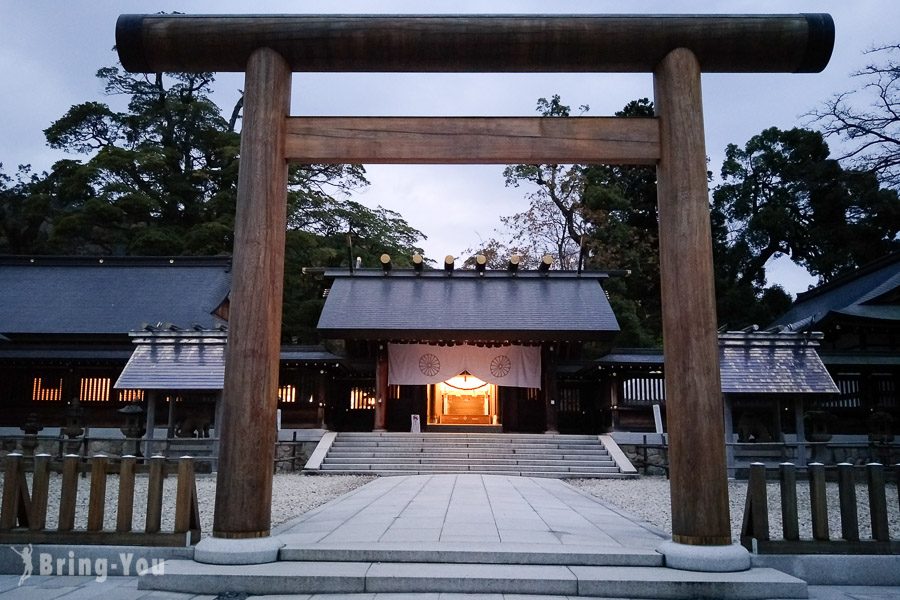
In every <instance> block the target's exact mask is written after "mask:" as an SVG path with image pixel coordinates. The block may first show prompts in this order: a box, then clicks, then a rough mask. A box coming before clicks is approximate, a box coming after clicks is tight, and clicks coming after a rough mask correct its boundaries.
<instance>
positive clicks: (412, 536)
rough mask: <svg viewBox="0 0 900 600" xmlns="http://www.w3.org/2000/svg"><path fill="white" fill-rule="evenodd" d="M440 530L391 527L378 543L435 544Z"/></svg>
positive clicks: (439, 537) (439, 536)
mask: <svg viewBox="0 0 900 600" xmlns="http://www.w3.org/2000/svg"><path fill="white" fill-rule="evenodd" d="M440 539H441V530H440V529H426V528H424V527H419V528H403V527H391V528H390V529H388V530H387V531H385V532H384V535H382V536H381V538H379V540H378V541H379V542H437V541H438V540H440Z"/></svg>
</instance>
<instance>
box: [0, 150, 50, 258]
mask: <svg viewBox="0 0 900 600" xmlns="http://www.w3.org/2000/svg"><path fill="white" fill-rule="evenodd" d="M36 180H37V177H36V176H35V175H34V174H33V173H32V172H31V169H30V167H28V166H27V165H19V168H18V170H17V172H16V175H15V178H13V177H10V176H9V175H7V174H5V173H4V172H3V164H2V163H0V252H2V253H4V254H28V253H30V252H32V251H33V250H34V249H35V248H36V247H38V248H39V247H40V246H41V245H43V244H46V240H47V227H48V225H49V215H50V212H51V207H50V202H49V198H48V197H47V196H45V195H42V194H37V193H33V186H34V184H35V181H36Z"/></svg>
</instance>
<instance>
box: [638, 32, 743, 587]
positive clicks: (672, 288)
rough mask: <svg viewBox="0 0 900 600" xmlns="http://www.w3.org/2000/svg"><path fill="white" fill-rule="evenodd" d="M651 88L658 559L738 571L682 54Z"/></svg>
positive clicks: (692, 77)
mask: <svg viewBox="0 0 900 600" xmlns="http://www.w3.org/2000/svg"><path fill="white" fill-rule="evenodd" d="M653 84H654V92H655V103H654V104H655V108H656V114H657V116H658V117H659V126H660V159H659V163H658V165H657V171H656V172H657V202H658V210H659V262H660V269H659V270H660V279H661V281H660V283H661V290H662V322H663V352H664V355H665V358H666V369H665V373H666V376H665V377H666V409H667V410H666V418H667V421H668V423H667V424H668V432H669V476H670V486H671V502H672V541H673V542H675V544H667V545H665V546H664V548H663V553H664V554H665V555H666V564H667V565H669V566H676V567H678V566H682V567H685V568H690V569H694V570H716V571H719V570H722V571H733V570H744V569H749V568H750V556H749V554H748V553H747V552H746V551H745V550H743V548H740V547H738V546H734V547H732V546H731V521H730V518H729V515H728V477H727V471H726V461H725V443H724V436H723V435H722V423H723V422H724V417H723V409H722V390H721V380H720V378H719V347H718V338H717V332H716V328H717V325H716V297H715V281H714V278H713V259H712V236H711V231H710V218H709V196H708V191H707V175H706V144H705V142H704V133H703V132H704V129H703V103H702V100H701V91H700V63H699V62H698V61H697V58H696V56H694V54H693V53H692V52H691V51H690V50H687V49H685V48H678V49H676V50H673V51H672V52H670V53H669V54H668V55H667V56H666V57H665V58H664V59H663V60H662V61H661V62H660V63H659V65H658V66H657V68H656V70H655V72H654V79H653ZM701 507H702V508H701ZM691 546H726V547H728V550H727V551H726V552H725V553H724V554H725V556H719V557H718V559H719V560H712V561H711V560H709V556H708V554H703V556H702V559H699V558H698V557H697V556H696V554H695V553H694V552H692V551H691V549H690V547H691ZM720 554H722V553H720ZM673 563H675V564H673Z"/></svg>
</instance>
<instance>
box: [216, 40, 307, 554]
mask: <svg viewBox="0 0 900 600" xmlns="http://www.w3.org/2000/svg"><path fill="white" fill-rule="evenodd" d="M290 101H291V69H290V67H289V66H288V64H287V62H285V60H284V58H282V57H281V55H280V54H278V53H277V52H275V51H273V50H270V49H268V48H260V49H259V50H256V51H255V52H253V54H251V55H250V59H249V60H248V62H247V71H246V78H245V83H244V122H243V131H242V133H241V164H240V172H239V176H238V190H237V211H236V214H235V231H234V254H233V260H232V270H233V279H234V281H235V282H238V284H237V285H234V286H232V291H231V312H230V317H231V318H230V320H229V323H228V337H229V340H228V348H227V351H226V355H225V372H226V373H227V376H226V377H225V389H224V392H223V397H224V403H225V406H226V409H227V410H224V411H223V421H224V422H223V423H222V426H221V432H222V433H221V435H222V439H221V444H220V448H221V451H220V455H219V471H218V480H217V489H216V512H215V517H214V521H213V536H215V537H219V538H259V537H266V536H268V535H269V524H270V522H271V513H272V465H273V460H274V458H275V456H274V454H275V442H276V439H275V438H276V435H277V432H276V429H275V415H276V409H277V400H278V367H279V352H280V348H281V311H282V306H281V305H282V289H283V285H284V240H285V228H286V227H285V225H286V223H285V221H286V214H287V173H288V163H287V161H286V160H285V159H284V138H285V118H286V117H287V115H288V113H289V110H290ZM217 428H218V427H217Z"/></svg>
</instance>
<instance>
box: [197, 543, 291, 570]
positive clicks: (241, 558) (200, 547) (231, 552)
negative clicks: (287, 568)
mask: <svg viewBox="0 0 900 600" xmlns="http://www.w3.org/2000/svg"><path fill="white" fill-rule="evenodd" d="M283 545H284V542H282V541H281V539H279V538H277V537H263V538H248V539H225V538H215V537H207V538H203V539H202V540H200V543H198V544H197V545H196V546H195V547H194V560H195V561H197V562H201V563H209V564H213V565H251V564H259V563H270V562H275V561H276V560H278V550H279V549H281V547H282V546H283Z"/></svg>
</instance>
